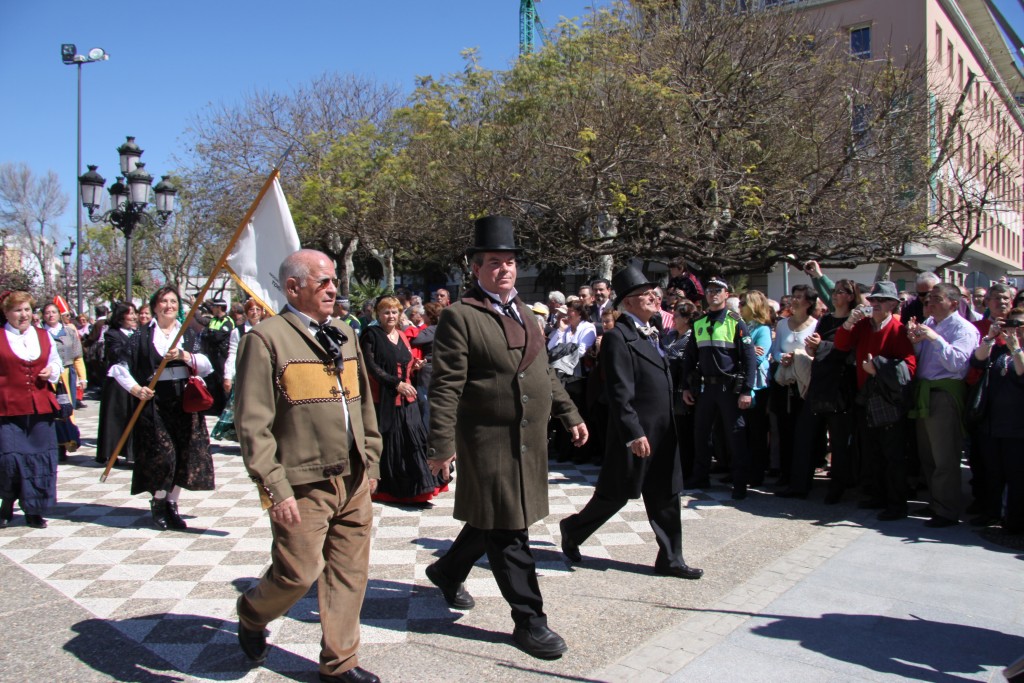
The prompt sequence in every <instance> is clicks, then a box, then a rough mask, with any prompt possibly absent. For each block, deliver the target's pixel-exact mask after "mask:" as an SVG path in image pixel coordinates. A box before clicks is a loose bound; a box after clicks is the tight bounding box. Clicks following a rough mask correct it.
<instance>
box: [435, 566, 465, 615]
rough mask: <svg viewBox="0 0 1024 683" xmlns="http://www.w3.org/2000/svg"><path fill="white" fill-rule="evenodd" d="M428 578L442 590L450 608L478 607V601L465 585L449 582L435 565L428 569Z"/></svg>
mask: <svg viewBox="0 0 1024 683" xmlns="http://www.w3.org/2000/svg"><path fill="white" fill-rule="evenodd" d="M427 578H428V579H430V583H432V584H434V585H435V586H437V587H438V588H440V589H441V595H443V596H444V599H445V602H447V603H448V605H449V606H450V607H454V608H455V609H473V607H474V606H475V605H476V601H475V600H474V599H473V596H472V595H470V594H469V591H467V590H466V586H465V585H463V584H461V583H459V584H456V583H455V582H454V581H451V580H449V579H448V577H446V576H445V575H444V574H442V573H441V572H440V570H438V569H437V567H435V566H434V565H430V566H428V567H427Z"/></svg>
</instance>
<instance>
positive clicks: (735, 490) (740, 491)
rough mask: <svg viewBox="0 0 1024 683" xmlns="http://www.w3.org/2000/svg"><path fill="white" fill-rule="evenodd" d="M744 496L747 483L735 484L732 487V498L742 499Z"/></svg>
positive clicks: (745, 495)
mask: <svg viewBox="0 0 1024 683" xmlns="http://www.w3.org/2000/svg"><path fill="white" fill-rule="evenodd" d="M746 497H747V485H746V484H736V485H735V486H733V487H732V499H733V500H743V499H744V498H746Z"/></svg>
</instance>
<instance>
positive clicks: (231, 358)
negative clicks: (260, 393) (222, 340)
mask: <svg viewBox="0 0 1024 683" xmlns="http://www.w3.org/2000/svg"><path fill="white" fill-rule="evenodd" d="M296 313H298V311H296ZM300 315H301V314H300ZM242 329H244V330H245V331H246V332H248V331H249V330H251V329H252V325H251V324H250V323H248V322H244V323H242V327H241V328H238V327H236V328H235V329H233V330H231V336H230V337H228V357H227V359H226V360H225V361H224V379H226V380H228V381H231V382H234V381H235V361H236V360H237V359H238V342H240V341H241V340H242V332H241V330H242Z"/></svg>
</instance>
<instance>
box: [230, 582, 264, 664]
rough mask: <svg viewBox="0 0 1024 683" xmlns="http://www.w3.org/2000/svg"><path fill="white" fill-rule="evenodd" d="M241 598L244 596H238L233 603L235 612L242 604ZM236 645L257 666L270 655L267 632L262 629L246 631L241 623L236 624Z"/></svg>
mask: <svg viewBox="0 0 1024 683" xmlns="http://www.w3.org/2000/svg"><path fill="white" fill-rule="evenodd" d="M243 597H245V596H242V595H239V596H238V602H236V603H235V611H236V612H237V611H238V607H239V606H240V605H241V604H242V598H243ZM238 644H239V645H241V646H242V652H244V653H245V656H246V657H248V658H249V659H251V660H252V661H254V662H255V663H257V664H262V663H263V662H264V661H266V659H267V655H268V654H269V653H270V646H268V645H267V630H266V629H263V628H261V629H260V630H259V631H253V630H250V629H247V628H246V627H244V626H242V622H241V621H239V622H238Z"/></svg>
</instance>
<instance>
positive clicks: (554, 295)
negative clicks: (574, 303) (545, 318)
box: [548, 289, 565, 306]
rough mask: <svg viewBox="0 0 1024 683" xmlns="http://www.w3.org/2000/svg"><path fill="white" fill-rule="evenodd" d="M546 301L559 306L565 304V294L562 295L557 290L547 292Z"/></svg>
mask: <svg viewBox="0 0 1024 683" xmlns="http://www.w3.org/2000/svg"><path fill="white" fill-rule="evenodd" d="M548 301H556V302H558V305H559V306H561V305H562V304H564V303H565V294H562V293H561V292H559V291H558V290H557V289H555V290H552V291H550V292H548Z"/></svg>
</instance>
